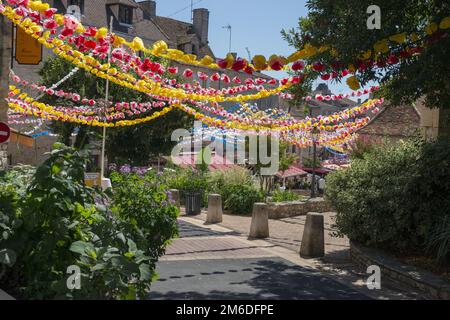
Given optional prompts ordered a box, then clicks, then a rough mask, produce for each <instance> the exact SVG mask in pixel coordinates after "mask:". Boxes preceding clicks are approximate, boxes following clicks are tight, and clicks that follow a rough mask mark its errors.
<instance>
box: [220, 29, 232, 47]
mask: <svg viewBox="0 0 450 320" xmlns="http://www.w3.org/2000/svg"><path fill="white" fill-rule="evenodd" d="M222 28H223V29H228V31H229V32H230V42H229V48H228V52H229V53H231V25H230V24H228V25H227V26H223V27H222Z"/></svg>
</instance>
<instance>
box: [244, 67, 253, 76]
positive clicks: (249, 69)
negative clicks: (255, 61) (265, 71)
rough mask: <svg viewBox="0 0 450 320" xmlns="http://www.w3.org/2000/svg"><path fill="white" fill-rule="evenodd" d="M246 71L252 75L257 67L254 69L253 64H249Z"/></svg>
mask: <svg viewBox="0 0 450 320" xmlns="http://www.w3.org/2000/svg"><path fill="white" fill-rule="evenodd" d="M244 72H245V73H247V74H250V75H252V74H253V72H255V69H253V68H252V67H251V66H247V67H245V69H244Z"/></svg>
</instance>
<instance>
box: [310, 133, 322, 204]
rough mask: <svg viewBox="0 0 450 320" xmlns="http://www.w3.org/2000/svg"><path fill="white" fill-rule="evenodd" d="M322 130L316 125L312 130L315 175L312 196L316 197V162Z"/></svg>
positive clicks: (312, 183)
mask: <svg viewBox="0 0 450 320" xmlns="http://www.w3.org/2000/svg"><path fill="white" fill-rule="evenodd" d="M319 135H320V130H319V129H317V127H314V128H313V129H312V130H311V140H312V143H313V176H312V182H311V198H315V197H316V162H317V141H318V140H319Z"/></svg>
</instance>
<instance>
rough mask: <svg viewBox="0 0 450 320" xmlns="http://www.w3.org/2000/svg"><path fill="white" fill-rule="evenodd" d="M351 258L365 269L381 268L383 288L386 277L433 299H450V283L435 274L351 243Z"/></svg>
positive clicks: (378, 251)
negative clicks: (373, 266) (374, 266)
mask: <svg viewBox="0 0 450 320" xmlns="http://www.w3.org/2000/svg"><path fill="white" fill-rule="evenodd" d="M350 257H351V259H352V261H353V262H354V263H356V264H357V265H358V266H360V267H362V268H364V269H366V268H367V267H369V266H372V265H376V266H378V267H380V270H381V287H382V288H383V277H385V276H386V277H388V278H391V279H394V280H396V281H399V282H401V283H404V284H406V285H408V286H411V287H413V288H417V289H419V290H421V291H423V292H425V293H426V294H428V295H430V296H431V297H432V298H433V299H444V300H448V299H450V283H449V282H448V281H445V279H443V278H441V277H439V276H437V275H435V274H433V273H430V272H427V271H423V270H420V269H418V268H416V267H413V266H409V265H405V264H403V263H401V262H399V261H398V260H396V259H394V258H392V257H390V256H388V255H386V254H384V253H383V252H381V251H380V250H376V249H372V248H366V247H364V246H362V245H360V244H358V243H355V242H354V241H350Z"/></svg>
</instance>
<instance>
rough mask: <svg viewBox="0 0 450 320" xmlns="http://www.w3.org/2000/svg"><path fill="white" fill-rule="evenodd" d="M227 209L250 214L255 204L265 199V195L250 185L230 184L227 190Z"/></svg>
mask: <svg viewBox="0 0 450 320" xmlns="http://www.w3.org/2000/svg"><path fill="white" fill-rule="evenodd" d="M224 193H225V194H226V196H225V202H224V207H225V210H228V211H230V212H232V213H235V214H249V213H251V212H252V210H253V204H254V203H256V202H259V201H262V200H263V199H264V196H263V195H262V194H261V192H259V191H258V190H256V188H255V187H253V186H250V185H229V186H227V188H226V190H225V192H224Z"/></svg>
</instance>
